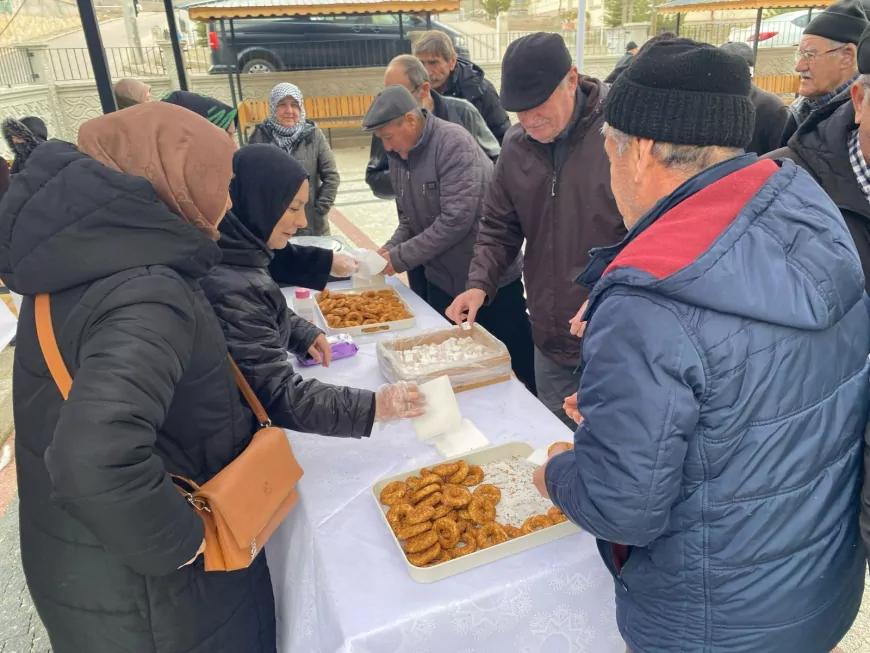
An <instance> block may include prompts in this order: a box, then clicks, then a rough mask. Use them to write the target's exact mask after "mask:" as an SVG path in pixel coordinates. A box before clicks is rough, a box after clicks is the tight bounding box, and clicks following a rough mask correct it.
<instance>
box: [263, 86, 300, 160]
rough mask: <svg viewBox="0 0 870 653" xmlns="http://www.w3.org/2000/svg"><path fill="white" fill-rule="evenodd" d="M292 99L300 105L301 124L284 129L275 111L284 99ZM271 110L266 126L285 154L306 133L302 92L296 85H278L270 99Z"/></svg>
mask: <svg viewBox="0 0 870 653" xmlns="http://www.w3.org/2000/svg"><path fill="white" fill-rule="evenodd" d="M287 97H292V98H293V99H294V100H296V101H297V102H298V103H299V112H300V115H299V122H297V123H296V124H295V125H293V126H292V127H284V126H283V125H281V124H280V123H279V122H278V121H277V120H276V119H275V111H276V110H277V109H278V103H279V102H280V101H281V100H283V99H284V98H287ZM269 109H270V110H271V112H272V113H271V114H269V117H268V118H266V121H265V122H266V126H267V127H268V128H269V131H270V132H271V133H272V138H273V139H275V142H276V143H277V144H278V146H279V147H280V148H281V149H282V150H284V151H285V152H289V151H290V149H291V148H292V147H293V146H294V145H295V144H296V141H298V140H299V139H300V138H302V134H303V133H304V131H305V102H304V101H303V99H302V91H300V90H299V87H298V86H296V85H295V84H288V83H286V82H285V83H283V84H278V85H277V86H276V87H275V88H273V89H272V95H271V96H270V97H269Z"/></svg>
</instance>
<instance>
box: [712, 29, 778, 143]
mask: <svg viewBox="0 0 870 653" xmlns="http://www.w3.org/2000/svg"><path fill="white" fill-rule="evenodd" d="M720 48H721V49H722V50H724V51H725V52H728V53H729V54H733V55H735V56H736V57H739V58H741V59H743V60H744V61H745V62H746V64H747V65H748V66H749V74H750V75H752V76H754V74H755V53H754V52H752V48H750V47H749V46H748V45H746V44H745V43H725V44H724V45H721V46H720ZM749 101H750V102H752V106H754V107H755V130H754V131H753V132H752V142H751V143H750V144H749V147H747V148H746V151H747V152H754V153H755V154H757V155H758V156H761V155H763V154H767V153H768V152H772V151H773V150H775V149H777V148H778V147H779V146H780V141H781V139H782V131H783V129H784V128H785V124H786V122H788V117H789V110H788V107H787V106H786V105H785V102H783V101H782V99H781V98H780V97H779V96H778V95H776V94H774V93H771V92H770V91H765V90H764V89H761V88H758V87H757V86H756V85H755V84H753V85H752V87H751V88H750V89H749Z"/></svg>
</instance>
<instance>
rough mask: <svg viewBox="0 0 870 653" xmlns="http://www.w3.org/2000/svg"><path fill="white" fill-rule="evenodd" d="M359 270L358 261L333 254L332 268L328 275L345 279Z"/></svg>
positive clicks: (346, 256) (345, 255) (343, 255)
mask: <svg viewBox="0 0 870 653" xmlns="http://www.w3.org/2000/svg"><path fill="white" fill-rule="evenodd" d="M358 270H359V261H357V260H356V259H355V258H353V257H352V256H348V255H347V254H338V253H336V254H333V255H332V268H330V270H329V273H330V274H331V275H332V276H334V277H339V278H342V279H344V278H346V277H349V276H351V275H352V274H355V273H356V272H357V271H358Z"/></svg>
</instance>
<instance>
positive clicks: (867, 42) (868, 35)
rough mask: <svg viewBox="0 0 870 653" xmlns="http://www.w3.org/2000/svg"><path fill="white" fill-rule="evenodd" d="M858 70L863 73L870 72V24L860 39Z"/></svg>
mask: <svg viewBox="0 0 870 653" xmlns="http://www.w3.org/2000/svg"><path fill="white" fill-rule="evenodd" d="M858 72H859V73H861V74H862V75H866V74H867V73H870V26H868V27H867V28H866V29H865V30H864V33H863V34H862V35H861V40H860V41H858Z"/></svg>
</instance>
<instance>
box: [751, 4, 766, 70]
mask: <svg viewBox="0 0 870 653" xmlns="http://www.w3.org/2000/svg"><path fill="white" fill-rule="evenodd" d="M763 11H764V9H761V8H759V10H758V13H757V14H756V15H755V41H754V42H753V43H752V60H753V61H755V60H756V57H758V35H759V34H760V33H761V13H762V12H763Z"/></svg>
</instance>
